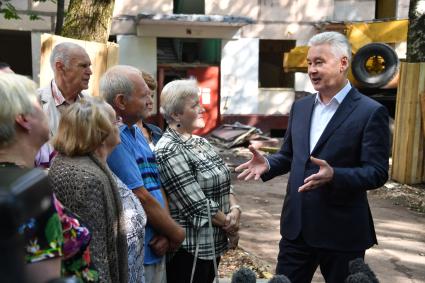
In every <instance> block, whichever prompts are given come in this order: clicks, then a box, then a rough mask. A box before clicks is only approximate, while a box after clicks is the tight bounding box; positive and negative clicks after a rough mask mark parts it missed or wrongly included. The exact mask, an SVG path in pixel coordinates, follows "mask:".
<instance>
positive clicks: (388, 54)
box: [351, 43, 400, 88]
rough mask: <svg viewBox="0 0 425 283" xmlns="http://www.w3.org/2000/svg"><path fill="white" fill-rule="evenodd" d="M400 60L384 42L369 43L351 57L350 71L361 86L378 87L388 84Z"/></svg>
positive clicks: (395, 72) (396, 70)
mask: <svg viewBox="0 0 425 283" xmlns="http://www.w3.org/2000/svg"><path fill="white" fill-rule="evenodd" d="M399 64H400V61H399V59H398V56H397V54H396V53H395V51H394V49H393V48H392V47H391V46H389V45H387V44H384V43H370V44H367V45H365V46H363V47H362V48H360V49H359V50H358V51H357V53H356V54H355V55H354V57H353V61H352V64H351V71H352V73H353V76H354V78H356V80H357V81H358V82H359V84H360V85H361V86H362V87H366V88H379V87H383V86H385V85H386V84H388V83H389V82H390V81H391V80H392V79H393V78H394V76H395V75H396V74H397V72H398V68H399Z"/></svg>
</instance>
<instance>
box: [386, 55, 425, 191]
mask: <svg viewBox="0 0 425 283" xmlns="http://www.w3.org/2000/svg"><path fill="white" fill-rule="evenodd" d="M421 105H422V106H421ZM424 133H425V63H407V62H401V69H400V81H399V84H398V90H397V104H396V114H395V124H394V139H393V149H392V156H393V164H392V170H391V178H392V179H393V180H395V181H397V182H400V183H404V184H417V183H423V182H425V158H424V154H425V134H424Z"/></svg>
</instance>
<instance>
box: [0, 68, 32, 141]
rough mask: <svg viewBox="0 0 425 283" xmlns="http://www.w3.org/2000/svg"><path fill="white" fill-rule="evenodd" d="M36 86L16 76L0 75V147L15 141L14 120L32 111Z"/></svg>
mask: <svg viewBox="0 0 425 283" xmlns="http://www.w3.org/2000/svg"><path fill="white" fill-rule="evenodd" d="M36 90H37V85H36V84H35V82H33V81H32V80H30V79H28V78H27V77H24V76H22V75H18V74H1V75H0V147H5V146H7V145H9V144H10V143H11V142H13V141H14V140H15V136H16V128H15V119H16V116H18V115H19V114H29V113H32V112H33V111H34V103H35V102H36V101H37V95H36Z"/></svg>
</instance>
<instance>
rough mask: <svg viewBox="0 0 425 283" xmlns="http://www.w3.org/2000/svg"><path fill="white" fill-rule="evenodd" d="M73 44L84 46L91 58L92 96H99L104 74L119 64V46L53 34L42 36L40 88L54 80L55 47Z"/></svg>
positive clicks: (89, 90) (90, 85)
mask: <svg viewBox="0 0 425 283" xmlns="http://www.w3.org/2000/svg"><path fill="white" fill-rule="evenodd" d="M65 41H66V42H73V43H76V44H78V45H80V46H82V47H83V48H84V49H85V50H86V52H87V54H88V55H89V57H90V60H91V63H92V66H91V68H92V72H93V74H92V76H91V77H90V82H89V89H88V90H87V91H86V92H87V93H88V94H90V95H94V96H97V95H99V80H100V77H101V76H102V74H103V73H104V72H105V71H106V70H107V69H108V68H109V67H111V66H114V65H116V64H118V44H115V43H111V42H108V43H107V44H103V43H98V42H90V41H83V40H76V39H71V38H66V37H61V36H57V35H51V34H42V35H41V54H40V57H41V58H40V86H41V87H43V86H45V85H47V84H49V83H50V81H51V80H52V78H53V70H52V68H51V66H50V53H51V52H52V49H53V47H54V46H55V45H57V44H58V43H61V42H65Z"/></svg>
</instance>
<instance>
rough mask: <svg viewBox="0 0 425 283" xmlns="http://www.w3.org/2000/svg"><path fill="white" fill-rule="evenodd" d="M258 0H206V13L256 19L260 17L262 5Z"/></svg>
mask: <svg viewBox="0 0 425 283" xmlns="http://www.w3.org/2000/svg"><path fill="white" fill-rule="evenodd" d="M258 2H260V1H258V0H243V1H234V0H206V1H205V14H206V15H232V16H240V17H250V18H252V19H254V20H257V19H258V13H259V11H260V7H259V5H258Z"/></svg>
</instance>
